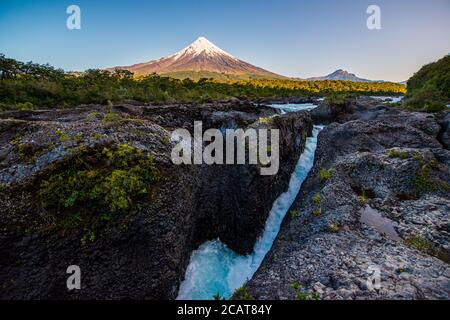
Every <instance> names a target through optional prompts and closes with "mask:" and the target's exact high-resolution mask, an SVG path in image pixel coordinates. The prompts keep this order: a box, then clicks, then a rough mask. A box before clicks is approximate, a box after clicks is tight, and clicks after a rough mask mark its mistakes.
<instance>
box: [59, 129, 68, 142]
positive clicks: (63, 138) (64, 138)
mask: <svg viewBox="0 0 450 320" xmlns="http://www.w3.org/2000/svg"><path fill="white" fill-rule="evenodd" d="M56 135H57V136H58V137H59V140H60V141H61V142H62V143H64V142H67V141H69V140H70V136H69V135H68V134H67V133H66V132H65V131H63V130H61V129H58V130H56Z"/></svg>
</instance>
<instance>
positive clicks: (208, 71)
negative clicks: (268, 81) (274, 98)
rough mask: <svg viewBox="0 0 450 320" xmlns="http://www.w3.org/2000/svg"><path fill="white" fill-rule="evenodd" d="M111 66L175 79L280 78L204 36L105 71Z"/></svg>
mask: <svg viewBox="0 0 450 320" xmlns="http://www.w3.org/2000/svg"><path fill="white" fill-rule="evenodd" d="M114 69H124V70H129V71H131V72H133V73H134V74H135V75H137V76H141V75H148V74H152V73H158V74H164V75H169V76H174V77H177V78H188V77H190V78H200V77H208V78H209V77H213V78H214V77H228V78H240V79H245V78H282V76H280V75H277V74H275V73H272V72H270V71H267V70H264V69H262V68H259V67H256V66H254V65H251V64H250V63H247V62H245V61H242V60H239V59H238V58H236V57H234V56H232V55H231V54H229V53H227V52H225V51H224V50H222V49H220V48H219V47H217V46H216V45H215V44H213V43H212V42H210V41H209V40H208V39H206V38H205V37H200V38H198V39H197V40H195V41H194V42H193V43H192V44H190V45H189V46H187V47H186V48H184V49H183V50H181V51H179V52H177V53H175V54H173V55H170V56H167V57H164V58H161V59H159V60H152V61H149V62H144V63H139V64H135V65H132V66H123V67H114V68H109V69H108V70H114Z"/></svg>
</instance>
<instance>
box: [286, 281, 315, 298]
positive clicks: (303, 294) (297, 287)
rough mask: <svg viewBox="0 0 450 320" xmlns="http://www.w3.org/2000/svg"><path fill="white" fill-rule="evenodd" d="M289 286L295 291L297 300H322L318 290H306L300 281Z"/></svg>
mask: <svg viewBox="0 0 450 320" xmlns="http://www.w3.org/2000/svg"><path fill="white" fill-rule="evenodd" d="M289 288H290V289H292V290H294V291H295V298H296V299H297V300H320V296H319V294H318V293H317V292H308V291H306V290H304V289H303V287H302V285H301V284H300V283H298V282H293V283H291V284H289Z"/></svg>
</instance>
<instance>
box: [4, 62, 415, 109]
mask: <svg viewBox="0 0 450 320" xmlns="http://www.w3.org/2000/svg"><path fill="white" fill-rule="evenodd" d="M405 92H406V88H405V86H404V85H401V84H397V83H389V82H370V83H362V82H351V81H300V80H284V79H280V80H258V79H255V80H246V81H244V80H241V81H231V80H229V81H218V80H213V79H205V78H204V79H200V80H198V81H193V80H190V79H184V80H179V79H174V78H169V77H164V76H159V75H156V74H153V75H149V76H145V77H140V78H136V77H134V75H133V74H132V73H130V72H128V71H124V70H117V71H114V72H108V71H105V70H97V69H95V70H94V69H92V70H87V71H85V72H77V73H74V72H65V71H64V70H62V69H56V68H54V67H52V66H50V65H48V64H46V65H42V64H36V63H32V62H27V63H24V62H20V61H17V60H15V59H11V58H7V57H5V55H3V54H0V110H14V109H21V110H30V109H42V108H69V107H74V106H78V105H82V104H91V103H94V104H111V103H119V102H138V103H154V104H159V103H172V102H180V103H181V102H182V103H184V102H209V101H217V100H228V99H231V98H238V99H251V100H256V99H270V98H274V99H279V98H288V97H307V96H318V95H320V96H323V95H330V94H336V93H339V94H340V93H359V94H369V95H387V94H390V95H392V94H394V95H396V94H404V93H405Z"/></svg>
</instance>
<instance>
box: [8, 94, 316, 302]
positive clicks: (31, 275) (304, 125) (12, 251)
mask: <svg viewBox="0 0 450 320" xmlns="http://www.w3.org/2000/svg"><path fill="white" fill-rule="evenodd" d="M261 119H263V121H262V120H261ZM194 121H203V129H204V130H206V129H208V128H222V129H223V128H247V127H249V126H252V127H256V128H267V127H270V128H276V129H279V130H280V137H281V141H280V142H281V143H280V171H279V173H278V174H277V175H274V176H261V175H260V173H259V167H258V165H226V166H225V165H212V166H208V165H178V166H177V165H174V164H172V162H171V159H170V154H171V150H172V147H173V145H174V142H172V141H171V140H170V133H171V131H172V130H174V129H176V128H185V129H187V130H189V131H192V130H193V128H192V127H193V123H194ZM311 130H312V120H311V118H310V116H309V114H308V113H304V112H299V113H294V114H289V115H278V114H276V112H275V111H274V110H273V109H270V108H264V107H255V106H254V105H252V104H246V103H238V102H236V103H228V104H206V105H201V106H191V105H172V106H131V105H116V106H113V107H110V108H107V107H104V106H83V107H81V108H78V109H72V110H52V111H21V112H8V113H3V114H1V115H0V189H1V190H0V191H1V192H0V203H1V206H0V257H1V259H0V288H1V289H0V299H93V298H95V299H124V298H129V299H173V298H175V297H176V296H177V291H178V286H179V284H180V282H181V280H182V279H183V277H184V272H185V268H186V266H187V263H188V260H189V257H190V254H191V252H192V250H193V249H195V248H196V247H197V246H198V245H199V244H201V243H203V242H204V241H206V240H211V239H215V238H218V237H220V238H221V239H222V241H223V242H224V243H226V244H227V245H228V246H229V247H230V248H232V249H233V250H235V251H237V252H240V253H243V254H244V253H248V252H250V251H251V249H252V248H253V245H254V243H255V241H256V239H257V237H258V235H259V234H260V232H261V230H262V229H263V226H264V222H265V220H266V218H267V215H268V213H269V211H270V209H271V206H272V203H273V201H274V200H275V198H276V197H277V195H279V194H280V193H281V192H283V191H285V190H286V189H287V186H288V182H289V178H290V175H291V173H292V171H293V169H294V166H295V164H296V161H297V159H298V157H299V155H300V154H301V152H302V150H303V148H304V144H305V139H306V137H307V136H308V135H309V134H311ZM70 265H78V266H79V267H80V268H81V275H82V290H79V291H78V290H74V291H70V292H69V291H68V290H67V287H66V280H67V277H68V275H67V274H66V270H67V267H68V266H70Z"/></svg>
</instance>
